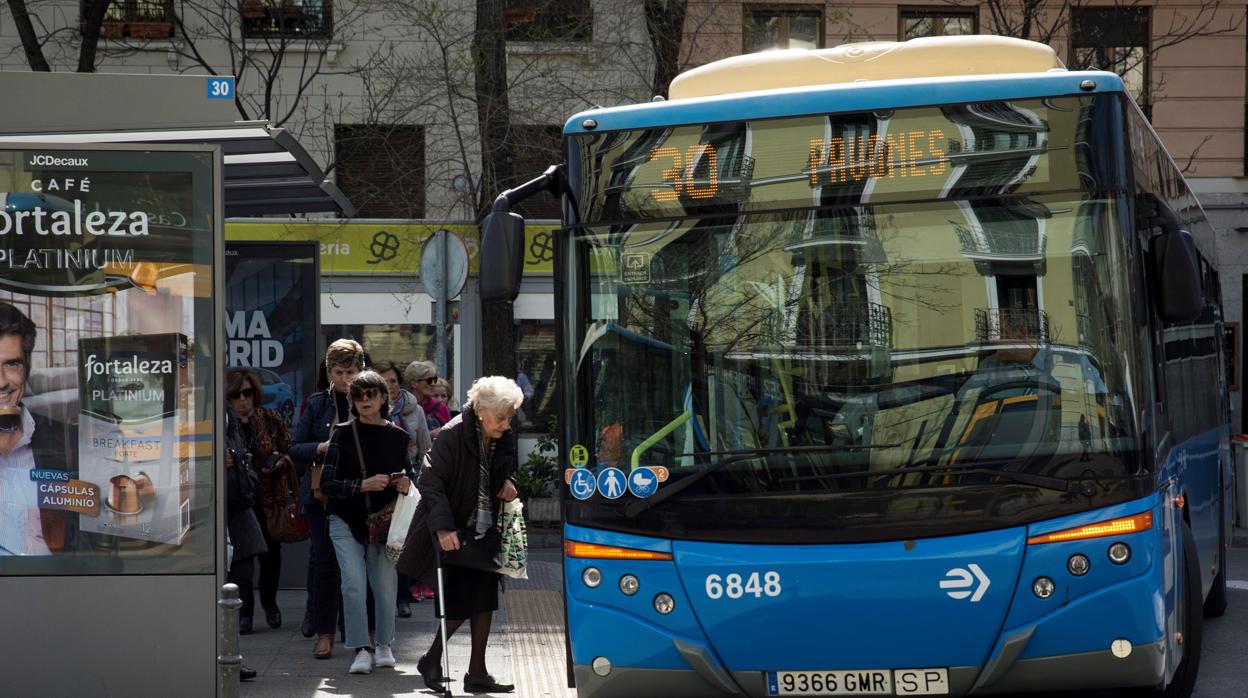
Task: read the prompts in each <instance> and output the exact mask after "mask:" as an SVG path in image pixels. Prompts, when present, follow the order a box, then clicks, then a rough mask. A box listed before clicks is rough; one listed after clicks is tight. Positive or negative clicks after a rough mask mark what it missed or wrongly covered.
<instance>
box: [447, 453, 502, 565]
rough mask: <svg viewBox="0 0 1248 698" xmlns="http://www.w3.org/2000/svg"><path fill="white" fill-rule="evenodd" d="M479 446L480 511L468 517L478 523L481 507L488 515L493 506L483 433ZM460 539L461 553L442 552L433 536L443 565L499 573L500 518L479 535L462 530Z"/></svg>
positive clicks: (478, 487) (500, 562) (472, 531)
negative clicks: (491, 503) (490, 504)
mask: <svg viewBox="0 0 1248 698" xmlns="http://www.w3.org/2000/svg"><path fill="white" fill-rule="evenodd" d="M477 439H478V443H479V445H480V447H481V461H480V466H481V473H480V477H478V478H477V509H476V511H474V512H473V515H472V516H471V517H469V521H470V522H472V523H476V521H477V519H478V518H480V516H481V511H482V507H485V511H487V512H488V511H489V503H490V495H489V488H490V470H489V461H488V458H487V456H486V453H487V452H486V449H485V443H484V441H480V439H481V432H480V430H478V431H477ZM456 533H457V534H458V535H459V549H458V550H449V551H448V550H442V546H441V545H440V544H439V543H438V541H437V534H436V533H434V534H433V537H434V541H433V545H434V549H435V550H438V551H441V555H442V562H444V563H445V564H448V565H454V566H455V567H467V568H469V569H474V570H481V571H482V572H497V571H498V570H499V568H500V567H502V566H503V565H502V557H501V555H500V552H501V549H502V543H503V532H502V531H501V530H500V529H499V527H498V518H497V517H496V518H495V519H494V520H493V521H492V524H491V525H490V527H489V528H486V529H485V530H484V531H480V532H478V531H477V530H476V528H475V527H474V528H466V529H465V528H461V529H459V530H458V531H457V532H456Z"/></svg>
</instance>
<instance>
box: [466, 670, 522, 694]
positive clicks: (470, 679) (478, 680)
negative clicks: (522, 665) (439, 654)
mask: <svg viewBox="0 0 1248 698" xmlns="http://www.w3.org/2000/svg"><path fill="white" fill-rule="evenodd" d="M464 690H465V691H467V692H469V693H511V692H512V691H514V690H516V687H515V685H513V684H509V683H499V682H497V681H495V680H494V677H493V676H490V675H489V674H482V675H481V676H473V675H472V674H464Z"/></svg>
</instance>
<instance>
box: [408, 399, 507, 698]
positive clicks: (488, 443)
mask: <svg viewBox="0 0 1248 698" xmlns="http://www.w3.org/2000/svg"><path fill="white" fill-rule="evenodd" d="M523 401H524V393H523V392H521V390H520V386H518V385H516V383H515V381H513V380H511V379H510V378H506V377H503V376H488V377H486V378H480V379H478V380H477V381H476V382H474V383H473V384H472V388H470V389H469V390H468V404H466V405H464V411H463V412H461V413H460V415H459V416H458V417H455V418H454V419H452V420H451V421H450V422H449V423H448V424H447V425H446V426H444V427H442V434H441V435H440V436H438V438H437V439H435V440H434V442H433V450H432V451H430V453H429V466H428V467H427V468H425V470H424V472H423V473H421V476H420V482H419V483H418V487H419V488H420V494H421V502H420V507H419V508H418V509H417V511H416V516H415V517H414V518H413V520H412V527H411V529H410V530H411V532H410V533H409V534H408V538H407V544H406V545H405V547H404V549H403V555H402V557H401V558H400V559H399V569H400V570H401V571H403V572H404V573H405V574H407V575H408V576H412V577H417V578H419V579H436V578H437V571H436V569H437V568H436V565H437V552H436V551H435V549H434V547H433V546H434V544H435V543H434V541H435V540H436V541H437V543H436V544H437V545H438V546H439V547H440V549H441V550H443V551H448V552H449V551H452V550H458V549H459V548H460V546H461V545H463V542H464V541H463V539H461V538H460V531H461V530H466V531H468V535H474V536H481V535H484V534H485V533H486V532H487V531H488V530H489V529H490V527H492V526H497V525H498V518H499V515H500V514H501V513H502V504H501V503H502V502H509V501H511V500H513V499H515V498H516V484H515V482H514V481H513V480H512V479H511V477H512V475H513V474H514V473H515V471H516V437H515V434H513V433H512V432H511V421H512V419H514V418H515V416H516V410H517V409H518V408H519V407H520V403H521V402H523ZM500 579H501V576H500V575H499V574H498V573H497V572H481V571H478V570H474V569H469V568H467V567H455V566H447V567H444V568H443V580H442V582H443V583H442V589H441V590H440V593H441V594H442V595H443V597H444V598H443V603H444V604H445V609H446V630H447V636H448V637H449V636H450V635H451V634H452V633H454V632H455V631H456V630H457V629H458V628H459V627H460V626H461V625H462V624H463V623H464V622H465V621H468V623H469V628H470V629H471V631H472V655H471V658H470V659H469V662H468V673H467V674H466V675H465V676H464V685H463V688H464V690H465V691H467V692H469V693H510V692H511V691H512V690H514V688H515V687H514V686H512V685H510V684H504V683H499V682H498V681H496V680H495V679H494V677H493V676H491V675H490V673H489V671H487V669H486V666H485V646H486V643H487V642H488V640H489V637H490V624H491V622H492V620H493V617H494V611H496V610H498V588H499V580H500ZM442 652H443V647H442V641H441V639H440V638H439V637H438V636H437V635H435V636H434V640H433V644H432V645H431V646H430V647H429V651H428V652H426V653H425V655H424V656H423V657H421V658H420V661H419V662H418V663H417V665H416V667H417V670H418V671H419V672H420V675H421V678H423V679H424V681H425V685H426V686H427V687H429V688H431V689H433V690H435V691H440V690H442V689H443V688H444V687H445V682H446V679H447V677H445V676H443V674H442V669H441V664H440V662H441V659H442Z"/></svg>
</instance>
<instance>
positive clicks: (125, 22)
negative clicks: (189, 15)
mask: <svg viewBox="0 0 1248 698" xmlns="http://www.w3.org/2000/svg"><path fill="white" fill-rule="evenodd" d="M91 4H92V3H91V1H90V0H80V2H79V5H78V10H79V12H80V13H81V14H80V15H79V18H80V20H81V22H80V27H81V28H82V29H85V28H86V18H87V15H88V14H90V11H91ZM173 17H174V15H173V1H172V0H121V1H119V0H113V2H111V3H109V5H108V9H107V10H105V12H104V22H103V23H102V24H101V25H100V38H101V39H168V38H170V37H172V36H173Z"/></svg>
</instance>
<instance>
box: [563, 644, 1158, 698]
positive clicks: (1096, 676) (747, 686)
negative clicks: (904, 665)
mask: <svg viewBox="0 0 1248 698" xmlns="http://www.w3.org/2000/svg"><path fill="white" fill-rule="evenodd" d="M1165 665H1166V659H1165V647H1164V639H1162V640H1157V641H1156V642H1153V643H1150V644H1147V645H1137V646H1136V647H1134V648H1133V649H1132V652H1131V654H1130V655H1129V656H1127V657H1125V658H1119V657H1116V656H1114V655H1113V653H1111V652H1110V651H1109V650H1105V651H1098V652H1084V653H1079V654H1067V655H1056V656H1052V657H1036V658H1033V659H1020V660H1017V661H1014V662H1013V663H1011V664H1010V665H1009V666H1008V667H1002V669H1001V670H998V671H997V672H993V673H994V674H995V675H996V678H995V679H993V680H992V682H991V683H990V684H987V685H985V684H984V682H983V681H982V680H981V675H983V674H985V672H984V671H983V670H982V669H981V668H980V667H950V668H949V689H950V690H949V693H948V694H947V695H950V696H971V695H974V696H979V695H993V694H999V693H1024V692H1027V693H1034V692H1037V691H1039V692H1042V693H1043V692H1048V691H1065V690H1080V689H1100V688H1117V687H1131V686H1156V685H1159V684H1160V683H1161V682H1162V681H1163V680H1164V677H1165ZM573 673H574V674H575V676H576V686H577V695H578V696H579V697H580V698H636V696H646V695H650V696H663V697H664V698H724V696H729V695H734V693H733V692H730V691H726V690H724V688H722V687H721V686H718V685H715V684H714V683H712V682H711V681H708V680H707V679H704V678H703V677H702V675H701V674H699V673H698V672H697V671H695V670H693V669H692V668H691V669H688V670H679V669H640V668H632V667H615V668H612V670H611V672H610V673H609V674H608V675H607V676H599V675H597V674H596V673H594V671H593V669H591V668H590V667H589V666H586V665H583V664H578V665H576V666H575V667H574V668H573ZM731 676H732V679H733V681H735V683H736V685H737V687H739V689H740V690H739V691H738V692H736V693H735V695H738V696H748V697H749V698H764V697H765V696H768V692H767V679H766V673H765V672H761V671H735V672H732V673H731Z"/></svg>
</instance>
